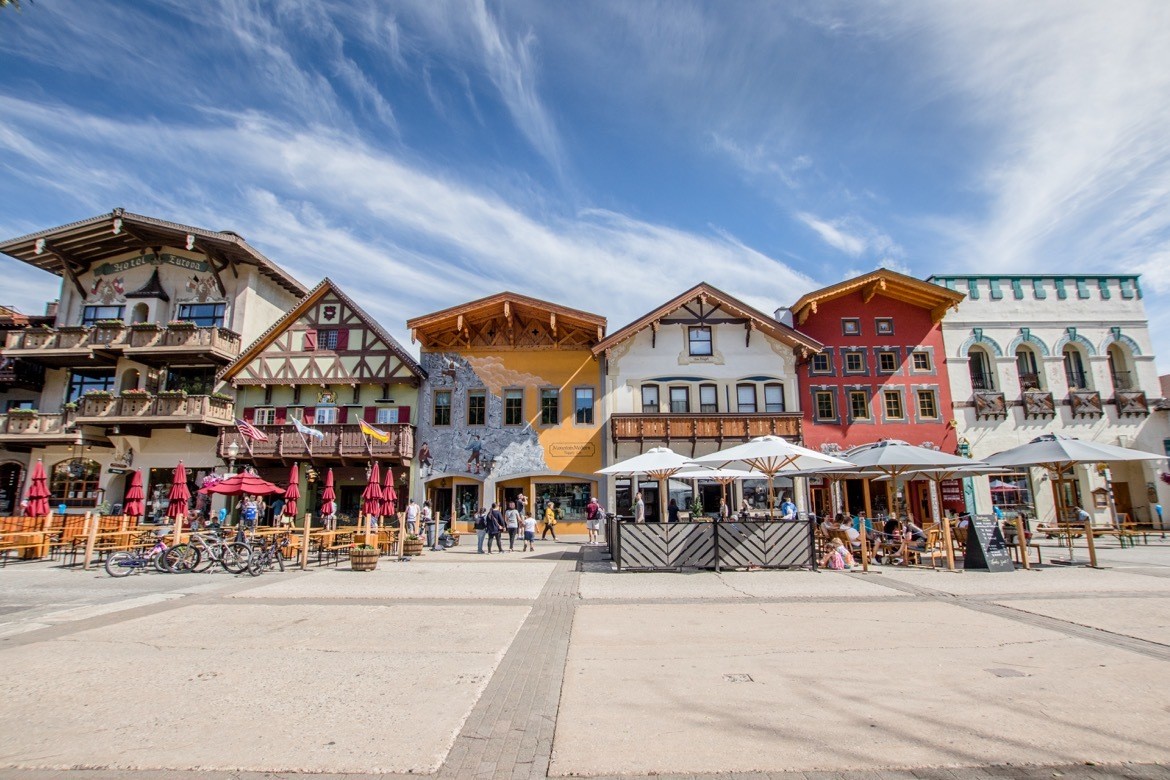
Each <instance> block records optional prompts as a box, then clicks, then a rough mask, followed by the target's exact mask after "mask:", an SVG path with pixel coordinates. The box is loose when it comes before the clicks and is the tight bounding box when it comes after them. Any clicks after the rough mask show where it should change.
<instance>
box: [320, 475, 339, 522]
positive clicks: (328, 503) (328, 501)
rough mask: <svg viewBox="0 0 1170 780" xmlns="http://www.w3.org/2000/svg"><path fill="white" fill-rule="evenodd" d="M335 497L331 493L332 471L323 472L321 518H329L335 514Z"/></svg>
mask: <svg viewBox="0 0 1170 780" xmlns="http://www.w3.org/2000/svg"><path fill="white" fill-rule="evenodd" d="M336 500H337V495H336V494H335V493H334V492H333V469H329V471H327V472H325V490H323V491H322V492H321V516H322V517H329V516H330V515H332V514H334V513H336V512H337V505H336V504H335V503H333V502H334V501H336Z"/></svg>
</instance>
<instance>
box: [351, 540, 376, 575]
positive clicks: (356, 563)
mask: <svg viewBox="0 0 1170 780" xmlns="http://www.w3.org/2000/svg"><path fill="white" fill-rule="evenodd" d="M349 568H350V569H352V570H353V571H373V570H374V569H376V568H378V548H377V547H374V546H372V545H369V544H358V545H354V546H353V547H351V548H350V551H349Z"/></svg>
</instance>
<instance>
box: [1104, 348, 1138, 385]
mask: <svg viewBox="0 0 1170 780" xmlns="http://www.w3.org/2000/svg"><path fill="white" fill-rule="evenodd" d="M1107 354H1108V355H1109V376H1110V378H1112V379H1113V389H1114V390H1132V389H1133V386H1134V377H1133V370H1132V369H1131V368H1130V363H1129V355H1127V354H1126V353H1125V350H1124V349H1123V348H1122V347H1121V346H1120V345H1119V344H1110V345H1109V349H1108V352H1107Z"/></svg>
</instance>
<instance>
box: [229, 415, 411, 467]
mask: <svg viewBox="0 0 1170 780" xmlns="http://www.w3.org/2000/svg"><path fill="white" fill-rule="evenodd" d="M256 427H257V428H258V429H260V431H262V432H263V433H264V435H265V436H267V437H268V441H249V440H247V439H245V438H244V437H243V436H242V435H241V434H240V432H239V431H237V430H236V429H235V428H225V429H223V430H221V431H220V432H219V456H220V457H221V458H224V459H225V460H226V459H227V458H229V457H231V454H230V452H229V449H228V448H229V447H231V445H232V444H233V443H234V444H236V445H237V447H238V450H237V454H236V457H237V458H249V457H250V458H252V459H255V460H284V459H288V460H296V459H300V458H336V459H339V460H354V461H359V460H364V459H369V458H401V459H403V460H410V459H412V458H413V457H414V426H413V425H407V424H406V423H396V424H392V425H379V426H378V429H379V430H382V431H385V432H386V433H388V434H390V439H389V440H388V441H387V442H385V443H383V442H380V441H377V440H375V439H371V438H369V437H367V436H365V435H363V434H362V429H361V427H360V426H357V425H314V426H313V427H314V428H315V429H317V430H319V431H321V432H322V433H323V434H325V436H324V438H323V439H314V438H312V437H310V436H302V435H301V434H299V433H297V430H296V428H294V427H293V426H291V425H258V426H256Z"/></svg>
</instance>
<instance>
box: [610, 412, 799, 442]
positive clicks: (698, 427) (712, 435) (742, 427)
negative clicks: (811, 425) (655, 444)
mask: <svg viewBox="0 0 1170 780" xmlns="http://www.w3.org/2000/svg"><path fill="white" fill-rule="evenodd" d="M800 421H801V414H800V413H799V412H776V413H773V414H738V413H729V414H615V415H612V416H611V417H610V426H611V428H612V431H613V440H614V441H615V442H619V441H646V440H662V441H671V440H674V439H684V440H687V441H700V440H703V441H722V440H732V441H734V440H741V441H747V440H748V439H751V438H754V437H756V436H785V437H790V438H797V439H799V438H800V435H801V427H800Z"/></svg>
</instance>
